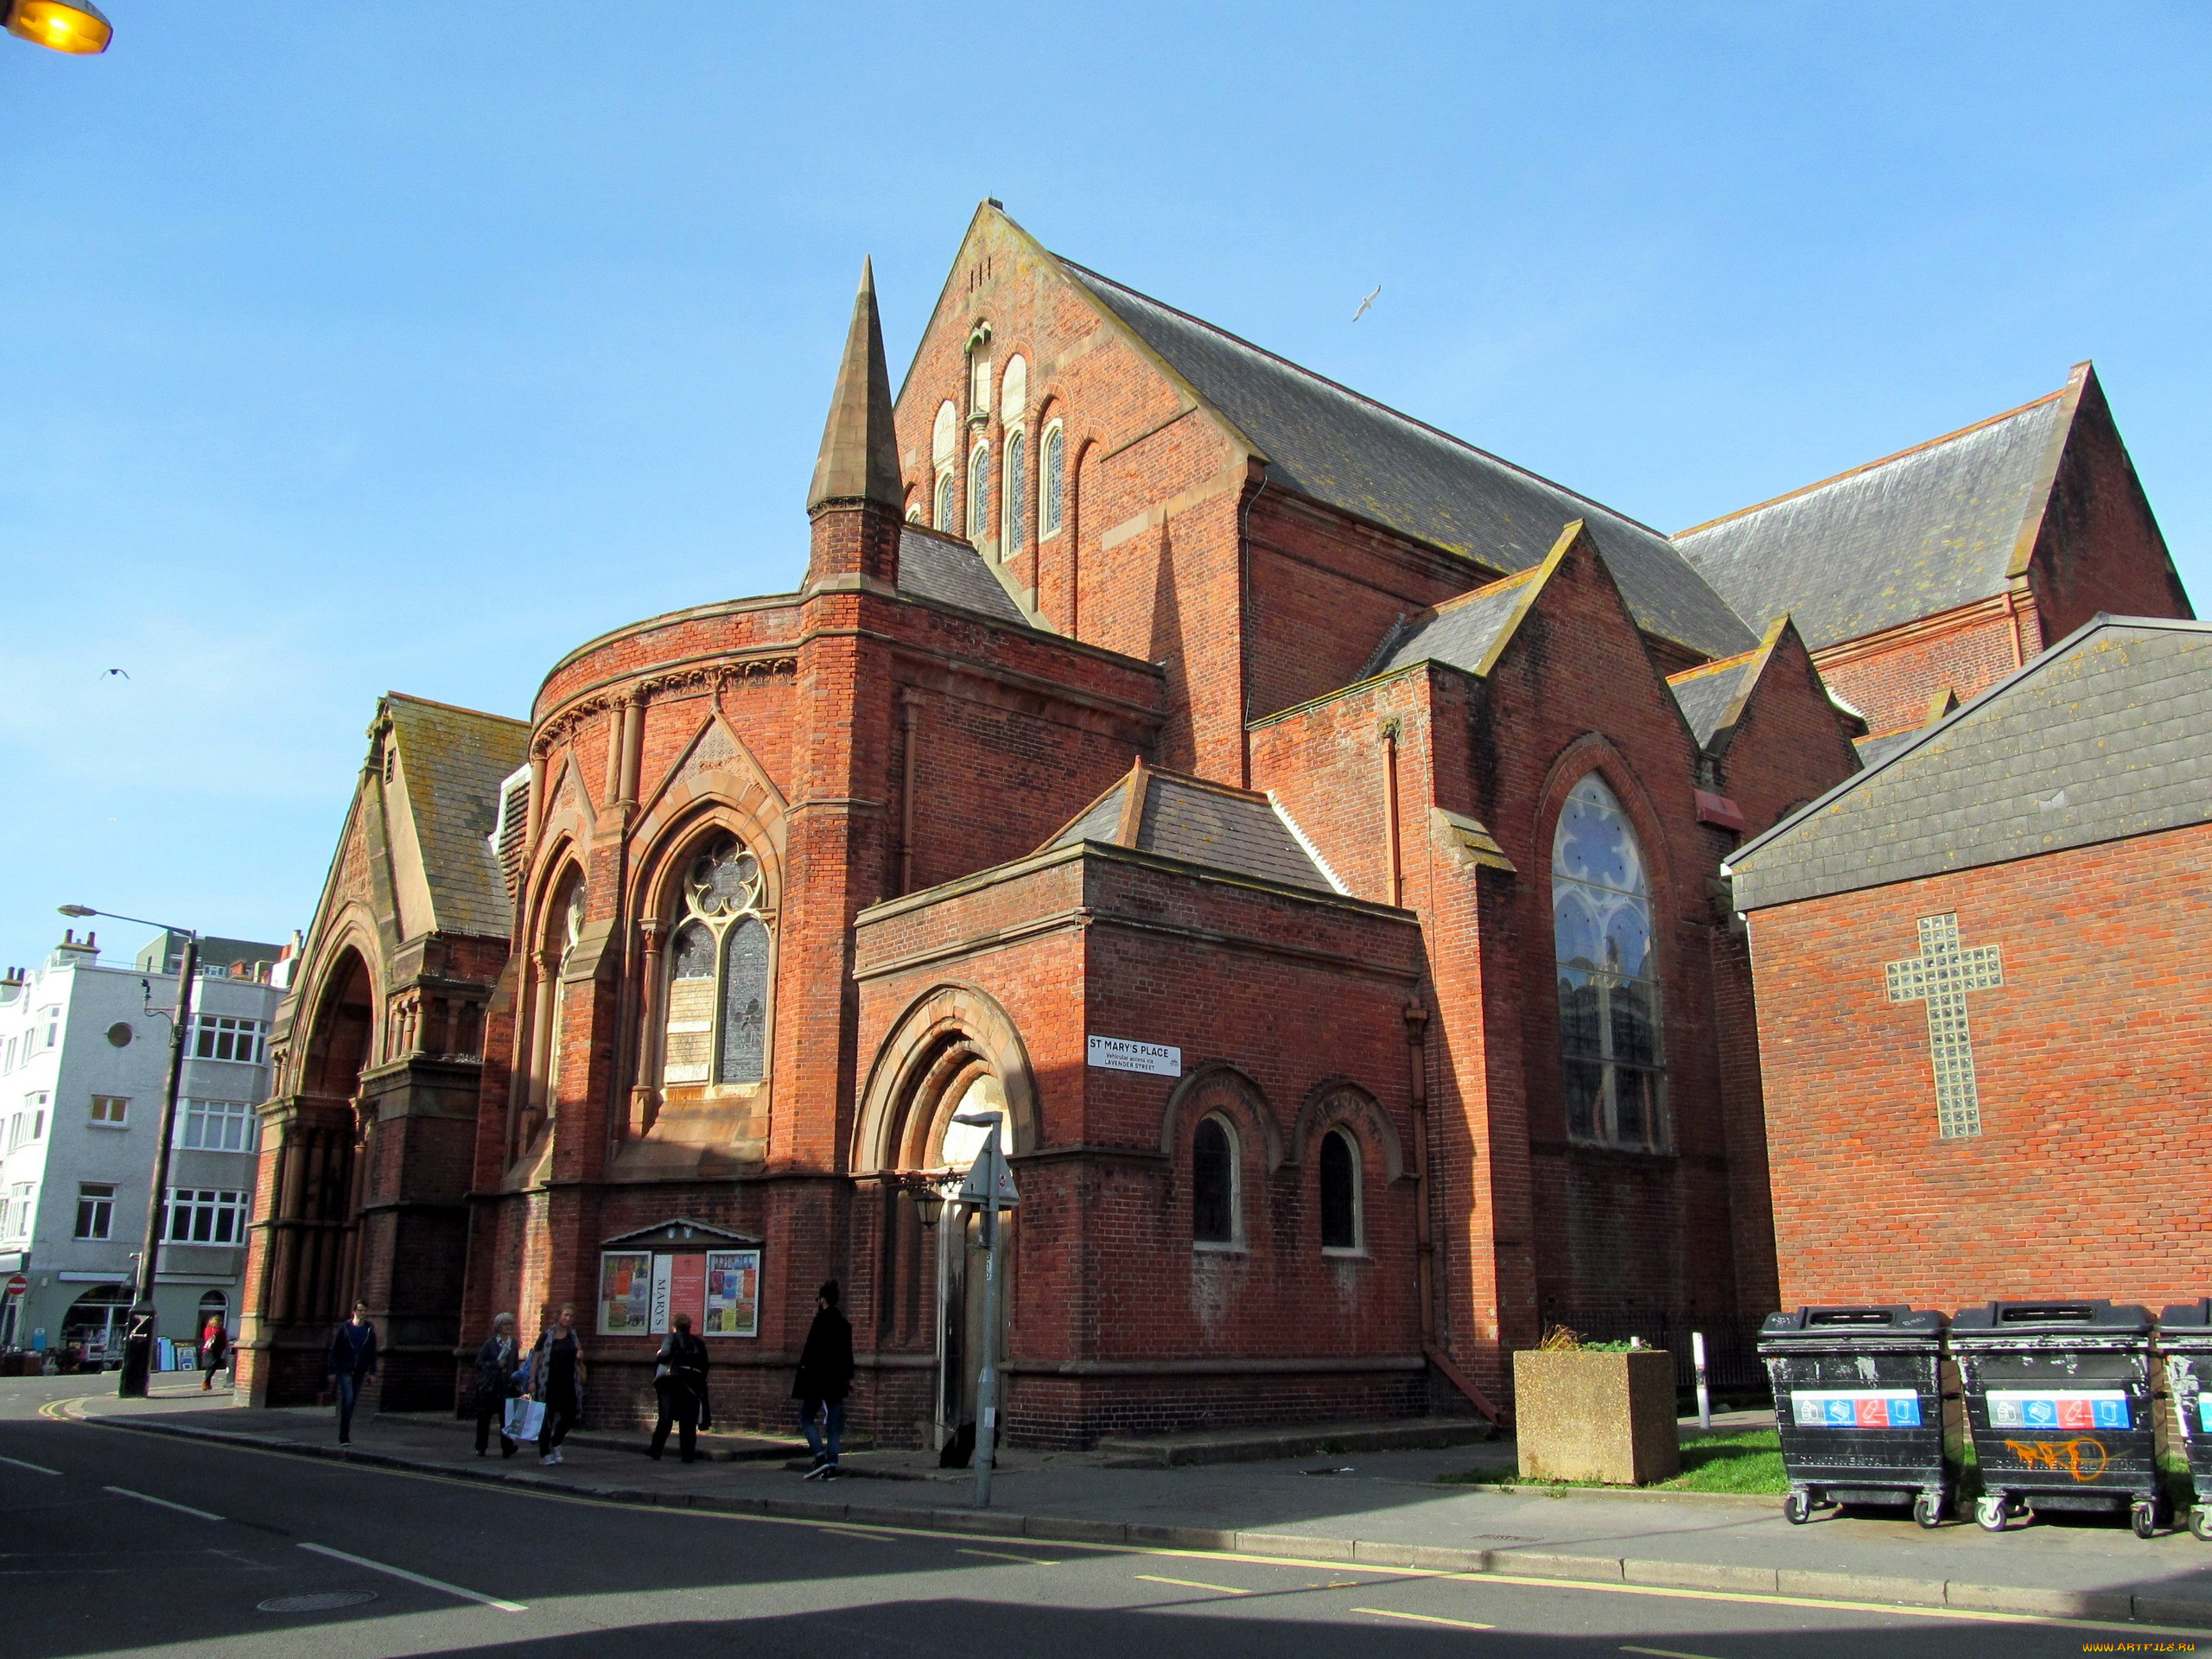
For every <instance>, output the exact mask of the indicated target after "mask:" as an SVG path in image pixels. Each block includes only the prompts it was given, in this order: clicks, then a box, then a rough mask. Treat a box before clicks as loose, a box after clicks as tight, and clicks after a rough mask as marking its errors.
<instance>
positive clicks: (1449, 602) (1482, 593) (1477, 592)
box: [1416, 559, 1544, 617]
mask: <svg viewBox="0 0 2212 1659" xmlns="http://www.w3.org/2000/svg"><path fill="white" fill-rule="evenodd" d="M1543 568H1544V566H1543V562H1542V561H1541V559H1540V560H1538V561H1537V562H1536V563H1534V564H1532V565H1530V566H1529V568H1528V569H1526V570H1516V571H1515V572H1514V573H1513V574H1512V575H1510V576H1500V577H1499V578H1498V579H1497V581H1496V582H1484V583H1483V585H1482V586H1481V587H1479V588H1468V589H1467V591H1466V592H1465V593H1464V594H1452V596H1451V597H1450V598H1448V599H1440V600H1438V601H1436V603H1435V604H1433V605H1432V606H1430V607H1428V608H1427V611H1425V612H1420V613H1416V615H1425V616H1429V617H1437V616H1441V615H1442V614H1443V613H1445V612H1446V611H1452V610H1457V609H1458V608H1459V607H1460V606H1462V605H1465V604H1466V603H1467V602H1468V601H1470V600H1477V599H1484V598H1487V597H1489V596H1491V595H1492V594H1497V592H1498V591H1499V590H1500V589H1502V588H1511V587H1514V586H1516V585H1517V584H1518V583H1521V582H1534V581H1535V579H1536V576H1537V574H1538V573H1539V572H1541V570H1542V569H1543Z"/></svg>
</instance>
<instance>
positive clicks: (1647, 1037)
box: [1552, 772, 1668, 1152]
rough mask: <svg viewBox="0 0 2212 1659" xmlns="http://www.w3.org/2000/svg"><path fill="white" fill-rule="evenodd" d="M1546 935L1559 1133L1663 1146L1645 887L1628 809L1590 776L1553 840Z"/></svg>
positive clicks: (1662, 1072) (1655, 983) (1655, 986)
mask: <svg viewBox="0 0 2212 1659" xmlns="http://www.w3.org/2000/svg"><path fill="white" fill-rule="evenodd" d="M1552 937H1553V944H1554V954H1555V957H1556V958H1557V961H1558V964H1559V1015H1560V1020H1559V1023H1560V1049H1561V1062H1562V1065H1563V1068H1564V1072H1565V1081H1566V1089H1567V1138H1568V1139H1569V1140H1572V1141H1580V1142H1581V1143H1582V1144H1584V1145H1586V1146H1602V1147H1625V1148H1627V1149H1629V1150H1631V1151H1637V1152H1661V1151H1664V1150H1665V1149H1666V1147H1667V1144H1668V1134H1667V1103H1666V1068H1665V1064H1664V1055H1663V1053H1662V1042H1661V1036H1660V1020H1659V977H1658V961H1657V952H1656V949H1655V948H1654V938H1653V927H1652V919H1651V892H1650V886H1649V882H1648V881H1647V880H1646V879H1645V874H1644V868H1643V849H1641V848H1640V847H1639V846H1638V845H1637V839H1636V831H1635V830H1634V829H1632V828H1631V827H1630V823H1629V820H1628V814H1627V813H1626V812H1624V810H1622V808H1621V804H1620V801H1619V799H1618V798H1617V797H1616V796H1615V795H1614V794H1613V791H1611V790H1610V789H1608V788H1606V787H1605V781H1604V779H1600V778H1599V776H1598V775H1597V774H1596V773H1595V772H1592V774H1591V775H1590V776H1588V777H1586V778H1585V779H1583V780H1582V781H1581V782H1580V783H1579V784H1577V785H1575V786H1574V789H1573V792H1572V793H1571V794H1569V795H1568V796H1567V804H1566V806H1565V807H1564V809H1562V810H1561V811H1560V819H1559V828H1558V829H1557V831H1556V832H1555V833H1554V836H1553V839H1552Z"/></svg>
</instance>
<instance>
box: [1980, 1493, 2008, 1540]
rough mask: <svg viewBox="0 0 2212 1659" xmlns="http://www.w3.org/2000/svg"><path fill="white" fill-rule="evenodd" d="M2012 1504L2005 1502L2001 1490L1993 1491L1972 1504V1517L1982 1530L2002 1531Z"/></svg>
mask: <svg viewBox="0 0 2212 1659" xmlns="http://www.w3.org/2000/svg"><path fill="white" fill-rule="evenodd" d="M2011 1510H2012V1506H2011V1505H2010V1504H2008V1503H2005V1495H2004V1494H2003V1493H2002V1492H1993V1493H1991V1494H1989V1495H1988V1496H1987V1497H1983V1498H1981V1499H1980V1500H1979V1501H1978V1502H1977V1503H1975V1504H1974V1520H1975V1521H1976V1522H1979V1523H1980V1527H1981V1529H1982V1530H1983V1531H1984V1532H2002V1531H2004V1530H2005V1520H2006V1518H2007V1516H2009V1515H2010V1514H2011Z"/></svg>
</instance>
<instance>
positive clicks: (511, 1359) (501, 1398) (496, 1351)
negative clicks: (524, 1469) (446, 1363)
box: [476, 1313, 520, 1458]
mask: <svg viewBox="0 0 2212 1659" xmlns="http://www.w3.org/2000/svg"><path fill="white" fill-rule="evenodd" d="M519 1357H520V1356H519V1355H518V1354H517V1353H516V1351H515V1316H514V1315H513V1314H512V1313H501V1314H498V1315H496V1316H494V1318H493V1320H492V1334H491V1335H490V1336H488V1337H486V1338H485V1339H484V1345H483V1346H482V1347H481V1348H479V1349H478V1350H477V1351H476V1455H477V1456H478V1457H483V1456H486V1454H487V1453H488V1452H489V1451H490V1449H491V1445H492V1425H493V1423H497V1424H499V1455H500V1456H501V1457H503V1458H512V1456H514V1454H515V1443H514V1441H513V1440H512V1439H511V1438H509V1436H508V1433H507V1425H506V1412H507V1402H508V1400H509V1399H510V1398H511V1397H512V1395H513V1394H514V1391H515V1387H514V1379H515V1362H516V1360H517V1359H518V1358H519Z"/></svg>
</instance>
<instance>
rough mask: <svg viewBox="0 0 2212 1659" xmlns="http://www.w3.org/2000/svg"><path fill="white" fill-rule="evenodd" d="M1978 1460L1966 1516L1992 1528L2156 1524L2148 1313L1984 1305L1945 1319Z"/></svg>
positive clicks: (2089, 1305) (2083, 1304)
mask: <svg viewBox="0 0 2212 1659" xmlns="http://www.w3.org/2000/svg"><path fill="white" fill-rule="evenodd" d="M1951 1353H1952V1357H1954V1358H1955V1359H1956V1360H1957V1361H1958V1364H1959V1375H1960V1379H1961V1383H1963V1384H1964V1391H1965V1395H1966V1408H1967V1425H1968V1427H1970V1429H1971V1430H1972V1432H1973V1434H1974V1457H1975V1459H1976V1460H1977V1461H1978V1462H1979V1463H1980V1465H1981V1484H1982V1497H1981V1499H1980V1503H1978V1504H1977V1505H1976V1506H1975V1510H1974V1519H1975V1520H1977V1521H1979V1522H1980V1523H1981V1524H1982V1525H1983V1526H1984V1527H1985V1528H1986V1529H1988V1530H1990V1531H1991V1532H2002V1531H2004V1529H2005V1522H2007V1521H2008V1520H2010V1519H2011V1518H2012V1517H2013V1516H2019V1515H2024V1514H2026V1513H2027V1512H2028V1511H2029V1510H2031V1509H2036V1510H2124V1511H2125V1512H2126V1515H2127V1516H2128V1519H2129V1522H2130V1523H2131V1524H2132V1525H2133V1527H2134V1529H2135V1535H2136V1536H2137V1537H2139V1538H2148V1537H2149V1536H2151V1535H2152V1533H2154V1532H2156V1531H2157V1530H2158V1527H2159V1525H2160V1523H2161V1522H2162V1521H2163V1520H2164V1504H2163V1502H2162V1500H2161V1498H2160V1495H2159V1491H2158V1455H2157V1451H2156V1447H2155V1442H2156V1439H2157V1433H2156V1431H2157V1423H2156V1421H2155V1419H2154V1418H2153V1416H2152V1410H2153V1408H2152V1393H2151V1376H2152V1373H2151V1314H2150V1310H2149V1309H2147V1308H2143V1307H2137V1306H2132V1305H2126V1304H2117V1305H2116V1304H2114V1303H2112V1302H2108V1301H2090V1300H2084V1301H2065V1302H2061V1301H2040V1302H1991V1303H1989V1304H1987V1305H1986V1306H1981V1307H1973V1308H1967V1309H1966V1310H1965V1311H1963V1312H1962V1313H1959V1314H1957V1315H1956V1316H1955V1317H1954V1318H1953V1319H1952V1320H1951Z"/></svg>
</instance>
